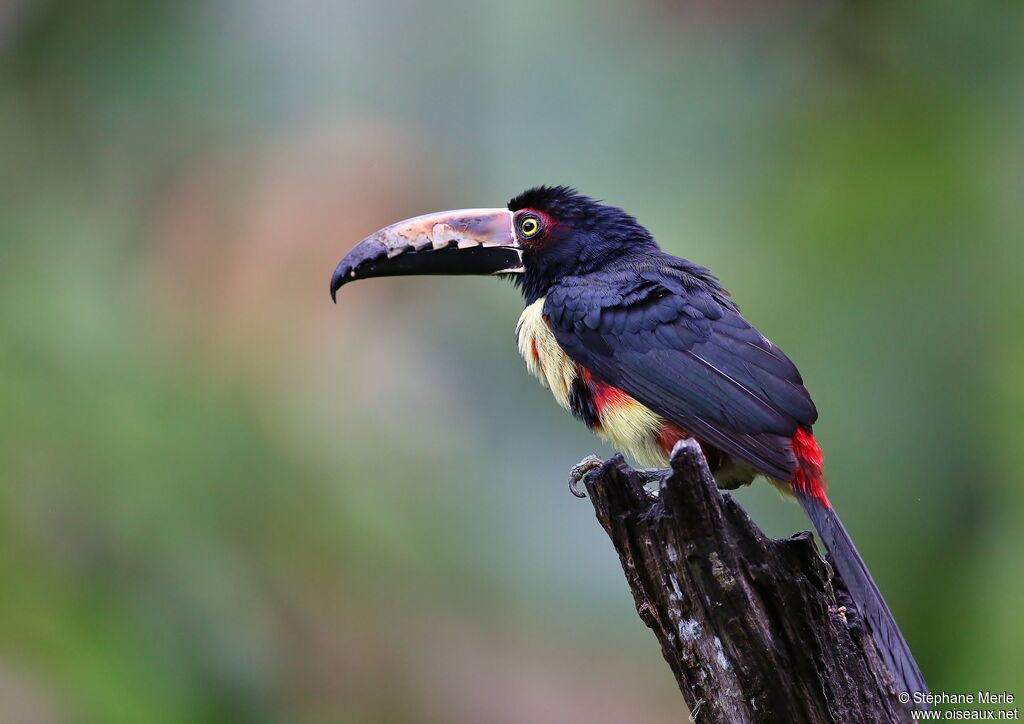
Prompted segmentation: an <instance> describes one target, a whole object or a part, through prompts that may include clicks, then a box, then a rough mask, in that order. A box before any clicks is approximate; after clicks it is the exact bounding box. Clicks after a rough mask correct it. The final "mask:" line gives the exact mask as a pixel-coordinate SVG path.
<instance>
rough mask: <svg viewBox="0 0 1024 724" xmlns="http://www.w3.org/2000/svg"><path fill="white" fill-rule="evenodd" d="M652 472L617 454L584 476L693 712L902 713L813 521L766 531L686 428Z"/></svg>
mask: <svg viewBox="0 0 1024 724" xmlns="http://www.w3.org/2000/svg"><path fill="white" fill-rule="evenodd" d="M659 478H660V482H659V488H658V493H657V495H653V494H652V493H650V492H648V491H647V490H646V489H645V488H644V482H645V480H649V479H650V476H649V474H641V473H638V472H637V471H635V470H633V469H632V468H630V467H629V466H628V465H626V463H625V461H624V460H623V459H622V456H621V455H617V456H615V457H613V458H611V459H610V460H608V461H606V462H605V463H604V464H603V465H601V467H600V468H598V469H596V470H594V471H592V472H590V473H588V474H587V475H586V477H585V478H584V483H585V484H586V488H587V491H588V493H589V495H590V499H591V502H592V503H593V505H594V510H595V511H596V512H597V518H598V520H599V521H600V523H601V525H602V526H603V527H604V529H605V531H606V532H607V533H608V536H609V537H610V538H611V540H612V543H613V544H614V545H615V549H616V551H618V554H619V559H620V561H621V563H622V569H623V571H624V572H625V574H626V580H627V581H628V583H629V586H630V588H631V589H632V591H633V598H634V600H635V602H636V608H637V612H638V613H639V614H640V618H641V619H643V621H644V623H646V624H647V626H648V627H650V628H651V630H652V631H654V634H655V635H656V636H657V637H658V640H659V641H660V642H661V649H662V654H663V655H664V657H665V660H666V661H667V662H668V664H669V666H670V667H671V668H672V672H673V674H675V677H676V680H677V681H678V683H679V688H680V690H681V691H682V693H683V697H684V699H685V700H686V703H687V705H688V706H689V707H690V711H691V718H692V719H693V720H694V721H697V722H700V723H701V724H705V723H706V724H717V723H721V724H741V723H744V722H751V723H755V722H756V723H758V724H760V723H762V722H785V724H803V723H807V724H824V723H825V722H829V723H845V722H865V723H866V724H879V723H880V722H909V721H911V718H910V713H909V711H908V709H907V708H906V707H905V706H904V705H902V704H900V703H899V700H898V698H897V691H896V688H895V685H894V683H893V679H892V676H891V675H890V674H889V671H888V670H887V669H886V667H885V665H884V664H883V663H882V660H881V658H880V657H879V654H878V650H877V649H876V648H875V644H874V641H873V639H872V637H871V635H870V632H868V631H867V630H866V629H865V628H864V627H863V626H861V625H860V622H859V617H858V614H857V612H856V610H855V608H854V607H853V604H852V602H851V601H850V599H849V596H847V595H846V591H845V589H844V588H843V586H842V581H841V580H840V579H839V578H838V577H837V576H836V574H835V573H834V572H833V571H832V570H831V569H830V567H829V565H828V564H827V563H826V562H825V561H824V560H823V559H822V558H821V557H820V556H819V555H818V552H817V549H816V548H815V546H814V540H813V538H812V536H811V534H810V533H798V534H797V535H794V536H792V537H790V538H788V539H785V540H774V539H771V538H769V537H767V536H765V535H764V534H763V533H762V532H761V531H760V529H758V527H757V526H756V525H754V523H753V521H751V519H750V518H749V517H748V516H747V514H746V513H745V512H744V511H743V509H742V508H741V507H740V506H739V504H738V503H737V502H736V501H735V500H734V499H733V498H732V497H731V496H730V495H728V494H723V493H721V492H720V491H719V490H718V487H717V486H716V485H715V481H714V479H713V478H712V476H711V473H710V472H709V470H708V467H707V463H706V462H705V460H704V457H703V455H702V454H701V452H700V448H699V447H698V446H697V445H696V444H695V443H693V442H692V441H684V442H681V443H679V445H677V446H676V449H675V451H674V452H673V455H672V468H671V470H670V471H666V472H665V474H664V475H662V476H659Z"/></svg>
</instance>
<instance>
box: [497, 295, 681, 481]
mask: <svg viewBox="0 0 1024 724" xmlns="http://www.w3.org/2000/svg"><path fill="white" fill-rule="evenodd" d="M516 337H517V339H518V342H519V353H520V354H521V355H522V356H523V359H524V360H525V361H526V367H527V369H529V370H530V374H532V375H534V376H535V377H536V378H537V379H539V380H540V382H541V384H542V385H544V386H545V387H547V388H549V389H550V390H551V393H552V394H553V395H554V397H555V400H556V401H557V402H558V404H559V405H561V406H562V407H563V408H564V409H566V410H569V411H570V412H574V411H573V410H572V406H571V403H570V392H571V390H572V386H573V383H574V382H575V381H576V378H577V376H579V374H580V371H581V370H580V366H579V365H578V364H576V362H574V361H573V360H572V359H571V358H570V357H569V356H568V355H567V354H566V353H565V352H563V351H562V348H561V347H560V346H559V345H558V341H557V340H556V339H555V335H554V334H553V333H552V332H551V328H550V327H549V326H548V323H547V321H546V320H545V319H544V298H543V297H542V298H541V299H538V300H537V301H536V302H534V303H533V304H531V305H530V306H528V307H527V308H526V309H524V310H523V313H522V314H521V315H520V317H519V323H518V324H517V325H516ZM587 394H588V395H593V396H594V398H595V399H594V402H595V407H596V408H597V415H598V421H599V424H598V425H597V426H595V427H593V430H594V432H596V433H597V434H598V435H599V436H600V437H601V438H603V439H604V440H607V441H608V442H609V443H611V444H612V445H613V446H614V447H615V448H616V449H618V450H621V451H622V452H624V453H626V454H627V455H629V456H630V457H631V458H633V459H634V460H635V461H636V462H638V463H640V464H641V465H653V466H664V465H666V464H667V463H668V456H667V455H666V454H665V451H664V450H663V449H662V446H661V444H660V443H659V440H658V433H659V432H660V431H661V429H662V423H663V422H664V420H663V419H662V418H661V417H660V416H659V415H657V414H656V413H654V412H652V411H651V410H650V409H648V408H647V407H645V406H643V405H641V404H640V403H639V402H637V401H636V400H634V399H633V398H632V397H630V396H629V395H627V394H625V393H624V392H618V394H616V395H615V396H614V399H611V398H607V399H605V398H602V397H601V395H600V393H599V392H598V393H597V394H595V390H594V389H592V388H590V387H589V386H588V389H587Z"/></svg>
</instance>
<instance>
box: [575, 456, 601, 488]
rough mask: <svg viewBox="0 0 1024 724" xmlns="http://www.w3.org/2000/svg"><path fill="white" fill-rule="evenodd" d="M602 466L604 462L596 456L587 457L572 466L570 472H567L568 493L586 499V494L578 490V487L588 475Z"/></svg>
mask: <svg viewBox="0 0 1024 724" xmlns="http://www.w3.org/2000/svg"><path fill="white" fill-rule="evenodd" d="M602 465H604V460H602V459H601V458H599V457H598V456H597V455H587V456H586V457H585V458H583V459H582V460H580V461H579V462H578V463H576V464H575V465H573V466H572V470H570V471H569V492H570V493H572V494H573V495H575V496H576V497H577V498H585V497H587V494H586V493H584V492H583V491H582V490H580V488H579V485H580V483H582V482H583V481H584V480H586V477H587V476H588V475H590V473H592V472H594V471H595V470H597V469H598V468H599V467H601V466H602Z"/></svg>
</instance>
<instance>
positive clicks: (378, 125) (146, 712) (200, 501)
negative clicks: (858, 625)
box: [0, 0, 1024, 724]
mask: <svg viewBox="0 0 1024 724" xmlns="http://www.w3.org/2000/svg"><path fill="white" fill-rule="evenodd" d="M1022 37H1024V4H1020V3H1006V4H992V5H988V6H985V7H984V8H981V7H978V6H974V5H973V4H969V3H963V2H959V1H958V0H944V1H943V0H937V1H936V2H929V3H907V4H896V3H894V4H883V3H876V2H857V3H840V2H826V3H818V2H806V3H804V2H789V3H781V4H773V8H772V9H771V10H767V9H765V8H762V7H761V6H760V5H759V4H757V3H754V2H738V1H734V2H724V3H722V2H706V3H705V2H690V3H673V2H668V1H667V0H661V1H658V0H647V1H646V2H640V3H633V4H629V5H626V4H622V5H620V4H614V3H607V2H584V1H583V0H576V1H575V2H567V3H560V4H558V5H557V6H552V5H549V4H548V3H545V2H541V1H540V0H524V1H523V2H516V3H506V2H494V1H493V0H489V1H487V2H474V3H468V2H467V3H459V2H454V1H452V0H439V1H436V2H432V3H419V2H413V1H412V0H400V1H399V2H389V3H372V2H356V3H350V2H341V3H335V2H328V1H327V0H296V1H295V2H291V3H279V2H271V0H250V1H245V2H243V1H242V0H216V1H214V2H199V1H198V0H196V1H195V2H182V3H176V4H169V3H158V2H130V1H128V0H124V1H115V0H99V1H97V2H90V3H83V2H74V1H72V0H65V1H61V2H58V1H51V2H46V1H44V0H5V2H3V3H0V138H2V141H0V184H2V190H0V476H2V478H0V722H3V724H8V723H9V722H11V723H17V724H22V723H23V722H29V723H48V722H90V723H91V722H96V723H103V724H118V723H121V722H124V723H129V722H131V723H134V722H154V723H159V722H227V721H251V722H428V723H430V722H456V723H459V722H466V723H476V722H498V723H501V722H566V721H573V722H576V721H579V722H583V721H585V722H598V723H601V722H608V723H609V724H610V723H613V722H615V723H617V722H625V721H643V722H647V723H658V722H674V721H679V720H680V718H681V716H682V714H681V712H682V704H681V698H680V696H679V693H678V691H677V690H676V687H675V684H674V682H673V680H672V678H671V675H670V673H669V671H668V668H667V667H666V666H665V665H664V663H663V662H662V660H661V656H660V652H659V649H658V646H657V644H656V642H655V640H654V638H653V636H652V635H651V634H650V633H649V632H648V631H647V630H646V629H645V628H644V627H643V625H642V624H641V622H640V620H639V619H638V618H637V616H636V614H635V611H634V610H633V604H632V601H631V597H630V595H629V592H628V590H627V588H626V585H625V583H624V581H623V579H622V575H621V571H620V569H619V565H618V561H617V559H616V556H615V555H614V553H613V551H612V548H611V546H610V544H609V542H608V541H607V539H606V538H605V536H604V534H603V533H602V532H601V531H600V529H599V526H598V525H597V524H596V522H595V520H594V517H593V512H592V509H591V507H590V505H589V503H586V502H580V501H577V500H575V499H574V498H572V497H571V496H570V495H569V494H568V492H567V491H566V489H565V476H566V472H567V469H568V468H569V467H570V466H571V465H572V464H573V463H575V462H576V461H577V460H579V459H580V458H581V457H583V456H584V455H586V454H587V453H590V452H597V453H599V454H601V455H605V456H607V455H609V454H610V453H611V452H612V451H611V450H609V449H607V448H603V447H601V445H600V444H599V443H598V442H597V440H596V439H593V438H592V437H591V435H590V433H589V432H587V431H586V430H585V429H584V428H583V426H582V425H580V424H579V423H577V422H575V421H573V420H572V419H570V418H569V417H568V416H567V415H565V414H564V413H563V412H562V411H561V410H559V409H558V408H557V407H556V406H555V404H554V403H553V402H552V400H551V399H550V396H549V393H548V392H547V391H545V390H543V389H541V388H540V386H539V385H538V384H537V383H536V382H535V381H534V380H532V379H531V378H529V377H528V375H527V373H526V371H525V369H524V367H523V365H522V362H521V361H520V359H519V357H518V355H517V353H516V350H515V344H514V340H513V334H512V332H513V326H514V323H515V321H516V318H517V315H518V312H519V309H520V307H521V302H520V300H519V297H518V295H517V293H516V292H515V291H514V290H512V289H511V288H510V287H509V286H508V285H506V284H502V283H498V282H496V281H493V280H489V279H439V278H432V279H431V278H421V279H404V280H381V281H376V282H373V283H366V284H360V285H356V286H354V287H350V288H345V289H344V290H343V291H342V293H341V294H340V296H339V304H338V306H333V305H332V304H331V303H330V299H329V297H328V293H327V291H328V290H327V286H328V279H329V277H330V274H331V272H332V271H333V269H334V265H335V263H336V262H337V260H338V259H339V258H340V257H341V255H342V254H343V253H344V252H345V251H347V250H348V249H349V248H350V247H351V245H353V244H354V243H355V242H356V241H357V240H359V239H360V238H362V237H363V236H364V235H366V234H368V233H370V232H372V231H374V230H375V229H377V228H379V227H381V226H383V225H385V224H388V223H390V222H393V221H396V220H398V219H402V218H405V217H408V216H411V215H415V214H418V213H423V212H427V211H433V210H439V209H447V208H457V207H473V206H498V205H501V204H503V203H504V202H505V201H506V200H507V199H508V198H509V197H510V196H512V195H514V194H515V193H517V192H518V191H521V190H522V189H523V188H525V187H527V186H530V185H534V184H538V183H569V184H575V185H577V186H578V187H579V188H580V189H581V190H582V191H584V192H586V193H588V194H591V195H595V196H598V197H600V198H604V199H606V200H608V201H610V202H613V203H615V204H617V205H621V206H623V207H625V208H626V209H628V210H630V211H631V212H632V213H634V214H636V215H637V216H638V217H639V218H640V220H641V221H642V222H644V223H645V224H646V225H647V226H648V227H649V228H650V229H651V230H652V231H653V232H654V234H655V235H656V236H657V237H658V239H659V240H660V241H661V243H662V245H663V246H664V247H665V248H666V249H668V250H669V251H671V252H674V253H676V254H679V255H682V256H686V257H688V258H691V259H694V260H696V261H699V262H701V263H703V264H707V265H710V266H711V267H712V268H713V269H714V270H715V271H716V272H717V273H718V274H719V275H720V276H721V277H722V279H723V280H724V281H725V283H726V285H727V286H728V287H729V288H730V289H732V291H733V293H734V295H735V296H736V298H737V299H738V301H739V302H740V304H741V305H743V307H744V309H745V311H746V312H747V315H748V316H749V317H750V318H751V320H752V321H753V322H754V323H756V324H757V325H758V326H760V327H761V328H762V329H763V330H764V331H765V332H766V333H767V334H768V335H769V336H771V337H772V338H773V339H774V341H776V342H777V343H779V344H780V345H782V346H783V347H784V348H785V349H786V350H787V351H788V353H789V354H790V355H791V356H792V357H793V358H794V359H795V360H797V362H798V363H799V364H800V367H801V369H802V371H803V374H804V377H805V379H806V380H807V382H808V385H809V387H810V389H811V390H812V392H813V393H814V395H815V398H816V401H817V404H818V408H819V410H820V411H821V420H820V423H819V425H818V426H817V428H816V433H817V434H818V438H819V440H821V442H822V444H823V446H824V448H825V451H826V455H827V468H826V473H827V475H828V477H829V479H830V480H831V483H832V488H831V496H832V499H833V501H834V503H835V505H836V507H837V509H838V510H839V511H841V513H842V515H843V517H844V519H845V521H846V523H847V526H848V527H849V528H850V530H851V532H852V534H853V536H854V538H855V539H856V540H857V541H858V544H859V546H860V548H861V551H862V553H863V554H864V556H865V558H866V559H867V561H868V562H869V564H870V565H871V567H872V569H873V571H874V573H875V576H876V578H877V579H878V581H879V583H880V585H881V587H882V589H883V590H884V592H885V594H886V596H887V598H888V600H889V602H890V604H891V606H892V607H893V609H894V611H895V613H896V616H897V618H898V620H899V621H900V622H901V624H902V625H903V628H904V632H905V633H906V635H907V637H908V638H909V640H910V642H911V644H912V646H913V647H914V650H915V652H916V654H917V657H918V660H919V662H920V664H921V665H922V668H923V669H924V671H925V673H926V675H927V677H928V679H929V682H930V684H931V685H932V688H933V689H936V690H946V691H950V692H970V691H974V690H976V689H978V688H983V689H995V690H1001V689H1003V688H1008V689H1010V690H1011V691H1013V690H1014V688H1015V687H1017V694H1018V695H1020V694H1024V691H1021V690H1020V689H1019V686H1020V684H1021V683H1022V681H1024V622H1022V620H1021V617H1020V609H1021V605H1022V603H1024V576H1022V566H1021V551H1022V550H1024V484H1022V481H1021V480H1020V478H1019V476H1018V473H1017V463H1018V458H1019V455H1020V450H1021V441H1022V439H1024V415H1022V413H1021V410H1022V409H1024V374H1022V369H1024V292H1022V289H1021V286H1022V283H1024V273H1022V270H1024V203H1022V192H1024V172H1022V169H1024V145H1022V143H1021V129H1022V128H1024V43H1022V42H1021V38H1022ZM740 496H741V498H742V500H743V501H744V503H745V504H746V505H747V507H748V508H749V509H750V510H751V512H752V514H753V516H754V517H755V519H756V520H758V521H759V522H760V523H761V524H762V525H763V526H764V527H765V528H766V529H767V530H768V531H769V532H771V533H773V534H776V535H784V534H789V533H791V532H793V531H795V530H800V529H804V528H806V527H808V526H807V523H806V522H805V521H804V520H803V518H802V516H801V514H800V513H799V510H798V509H797V508H796V506H794V505H791V504H789V503H787V502H785V501H783V500H781V499H779V498H778V497H777V496H776V495H775V493H774V492H773V491H771V490H770V488H769V486H766V485H763V484H762V485H758V486H755V488H754V489H751V490H746V491H742V492H741V493H740Z"/></svg>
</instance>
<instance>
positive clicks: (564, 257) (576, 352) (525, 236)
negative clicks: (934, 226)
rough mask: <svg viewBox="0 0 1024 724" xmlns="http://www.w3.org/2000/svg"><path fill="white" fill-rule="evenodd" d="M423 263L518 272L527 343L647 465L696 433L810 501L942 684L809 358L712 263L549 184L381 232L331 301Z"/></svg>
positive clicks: (737, 469) (594, 423) (897, 653)
mask: <svg viewBox="0 0 1024 724" xmlns="http://www.w3.org/2000/svg"><path fill="white" fill-rule="evenodd" d="M414 274H484V275H494V276H498V277H503V278H506V279H510V280H511V281H512V282H513V283H514V284H515V286H517V287H518V288H519V290H520V291H521V292H522V295H523V298H524V301H525V308H524V309H523V312H522V314H521V315H520V317H519V321H518V324H517V325H516V339H517V343H518V349H519V352H520V354H521V355H522V357H523V359H524V361H525V362H526V367H527V369H528V370H529V372H530V373H531V374H532V375H534V376H535V377H537V378H538V379H539V380H540V382H541V383H542V384H543V385H544V386H545V387H547V388H548V389H550V391H551V393H552V394H553V396H554V398H555V400H556V402H557V403H558V404H559V405H560V406H561V407H562V408H564V409H565V410H567V411H568V412H569V413H571V414H572V415H573V416H574V417H576V418H578V419H579V420H581V421H582V422H583V423H584V424H585V425H587V427H589V428H590V429H591V430H592V431H594V432H595V433H596V434H597V435H598V436H599V437H601V438H603V439H604V440H606V441H608V442H609V443H611V444H612V445H613V446H614V447H616V448H617V449H619V450H620V451H622V452H624V453H626V454H627V455H628V456H629V457H631V458H633V460H635V461H636V462H637V463H639V464H641V465H645V466H654V467H665V466H667V464H668V463H669V459H670V456H671V453H672V450H673V448H674V447H675V445H676V443H678V442H680V441H681V440H684V439H688V438H692V439H693V440H694V441H696V442H697V444H698V445H699V446H700V448H701V451H702V452H703V454H704V457H705V458H706V460H707V463H708V466H709V469H710V470H711V472H712V474H713V475H714V477H715V481H716V483H717V484H718V486H719V487H721V488H724V489H733V488H736V487H739V486H743V485H748V484H750V483H751V482H753V480H754V479H755V478H756V477H758V476H761V477H763V478H765V479H767V480H768V481H769V482H770V483H772V484H773V485H774V486H775V487H776V488H777V489H779V490H780V491H781V492H783V493H784V494H785V495H787V496H790V497H792V498H795V499H796V500H797V501H798V502H799V504H800V505H801V507H802V508H803V510H804V511H805V512H806V514H807V516H808V518H809V519H810V521H811V523H812V524H813V525H814V527H815V529H816V530H817V532H818V535H819V538H820V539H821V540H822V542H823V543H824V545H825V547H826V548H827V550H828V552H829V553H830V555H831V558H832V560H833V562H834V564H835V567H836V568H837V569H838V572H839V574H840V576H841V577H842V579H843V581H844V583H845V584H846V587H847V589H848V590H849V593H850V596H851V598H852V599H853V601H854V603H855V604H856V606H857V608H858V609H859V611H860V612H861V615H862V617H863V619H864V620H866V621H867V623H868V626H869V628H870V630H871V633H872V636H873V637H874V640H875V642H876V644H877V648H878V649H879V652H880V654H881V655H882V658H883V661H884V663H885V664H886V665H887V667H888V669H889V671H890V672H891V673H892V675H893V679H894V681H895V683H896V685H897V688H898V689H899V690H900V691H902V692H908V693H910V694H913V693H914V692H921V693H924V692H927V691H928V687H927V684H926V683H925V680H924V676H923V674H922V673H921V670H920V668H919V667H918V665H917V662H916V661H915V659H914V656H913V654H912V653H911V650H910V647H909V646H908V644H907V642H906V640H905V639H904V637H903V634H902V633H901V631H900V629H899V627H898V626H897V624H896V621H895V619H894V617H893V614H892V612H891V611H890V610H889V607H888V605H887V604H886V602H885V599H884V598H883V597H882V594H881V593H880V591H879V589H878V586H877V585H876V584H875V581H874V579H873V578H872V576H871V573H870V571H869V570H868V568H867V565H866V564H865V563H864V560H863V559H862V558H861V556H860V554H859V552H858V551H857V548H856V546H855V545H854V543H853V540H852V539H851V538H850V535H849V534H848V533H847V531H846V528H845V527H844V526H843V523H842V521H841V520H840V519H839V516H838V515H837V514H836V512H835V509H834V508H833V507H832V504H831V503H830V501H829V498H828V495H827V494H826V482H825V477H824V474H823V472H822V467H823V462H824V456H823V454H822V451H821V447H820V446H819V444H818V442H817V440H815V437H814V433H813V430H812V428H813V425H814V423H815V422H816V421H817V419H818V411H817V409H816V407H815V404H814V402H813V400H812V399H811V395H810V393H809V392H808V390H807V388H806V386H805V385H804V382H803V379H802V377H801V375H800V372H799V370H798V369H797V367H796V365H795V364H794V363H793V362H792V361H791V360H790V358H789V357H787V356H786V354H785V353H784V352H783V351H782V350H781V349H780V348H779V347H778V346H777V345H775V344H773V343H772V342H771V341H769V340H768V338H767V337H765V336H764V335H763V334H761V332H760V331H758V330H757V329H756V328H755V327H754V326H753V325H752V324H751V323H750V322H748V321H747V320H746V318H745V317H744V316H743V315H742V314H741V312H740V308H739V306H738V305H737V304H736V303H735V302H734V301H733V298H732V296H731V295H730V293H729V292H728V291H726V289H725V288H724V287H723V286H722V284H721V282H720V281H719V279H718V278H717V277H716V276H715V275H714V274H712V272H711V271H710V270H709V269H708V268H706V267H703V266H700V265H698V264H695V263H693V262H691V261H688V260H686V259H682V258H679V257H676V256H673V255H671V254H668V253H666V252H664V251H662V250H661V248H660V247H659V245H658V243H657V241H656V240H655V238H654V237H653V236H652V234H651V233H650V232H649V231H648V230H647V229H646V228H645V227H644V226H642V225H641V224H640V223H639V222H638V221H637V219H636V218H635V217H634V216H632V215H630V214H629V213H627V212H626V211H623V210H622V209H620V208H618V207H615V206H612V205H609V204H605V203H602V202H600V201H597V200H595V199H593V198H591V197H588V196H585V195H583V194H581V193H579V192H578V191H577V190H576V189H574V188H572V187H569V186H537V187H534V188H531V189H529V190H527V191H525V192H523V193H521V194H519V195H518V196H516V197H515V198H513V199H512V200H511V201H510V202H509V203H508V205H507V207H505V208H489V209H462V210H457V211H445V212H440V213H432V214H426V215H423V216H417V217H414V218H411V219H407V220H405V221H400V222H398V223H396V224H392V225H390V226H387V227H385V228H383V229H381V230H379V231H377V232H375V233H374V234H371V235H370V236H368V237H366V238H365V239H363V240H362V241H361V242H359V243H358V244H357V245H356V246H355V247H354V248H353V249H352V250H351V251H350V252H349V253H348V254H346V255H345V256H344V258H343V259H342V260H341V261H340V262H339V263H338V265H337V266H336V268H335V270H334V273H333V275H332V277H331V298H332V300H334V301H335V302H336V301H337V293H338V290H339V288H340V287H342V286H343V285H345V284H347V283H349V282H351V281H354V280H359V279H365V278H371V277H380V276H404V275H414ZM582 472H586V469H584V470H583V471H582ZM570 487H571V488H572V487H573V486H572V484H570ZM574 492H576V491H575V490H574Z"/></svg>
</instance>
